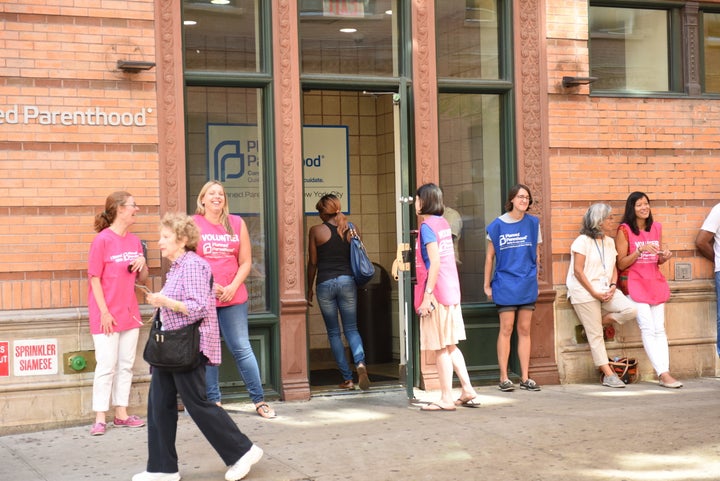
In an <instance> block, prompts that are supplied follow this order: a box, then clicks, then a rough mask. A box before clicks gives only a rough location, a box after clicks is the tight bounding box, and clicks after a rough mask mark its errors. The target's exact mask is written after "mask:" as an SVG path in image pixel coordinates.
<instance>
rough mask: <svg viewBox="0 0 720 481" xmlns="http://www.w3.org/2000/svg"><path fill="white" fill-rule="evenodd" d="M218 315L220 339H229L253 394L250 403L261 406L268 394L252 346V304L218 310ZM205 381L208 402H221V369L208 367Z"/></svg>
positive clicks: (243, 377)
mask: <svg viewBox="0 0 720 481" xmlns="http://www.w3.org/2000/svg"><path fill="white" fill-rule="evenodd" d="M217 314H218V323H219V324H220V335H221V336H222V337H223V339H225V344H226V345H227V347H228V349H229V350H230V352H231V353H232V355H233V357H234V358H235V364H237V368H238V371H239V372H240V376H241V377H242V379H243V382H244V383H245V387H246V388H247V390H248V394H250V399H251V400H252V402H253V403H256V404H257V403H259V402H260V401H262V400H263V399H264V398H265V394H264V393H263V387H262V381H261V380H260V368H259V367H258V363H257V359H256V358H255V353H254V352H253V350H252V346H251V345H250V334H249V333H248V303H247V302H245V303H243V304H234V305H232V306H225V307H218V308H217ZM205 377H206V383H207V397H208V400H209V401H212V402H220V379H219V378H220V369H219V368H218V366H207V367H206V368H205Z"/></svg>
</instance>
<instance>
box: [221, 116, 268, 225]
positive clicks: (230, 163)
mask: <svg viewBox="0 0 720 481" xmlns="http://www.w3.org/2000/svg"><path fill="white" fill-rule="evenodd" d="M258 137H259V131H258V127H257V125H242V124H208V136H207V139H208V146H207V147H208V148H207V155H208V159H207V163H208V165H207V172H208V180H211V179H212V180H218V181H220V182H222V183H223V186H224V187H225V193H226V194H227V196H228V207H229V209H230V212H232V213H236V214H251V215H252V214H258V213H259V212H260V208H261V197H260V183H261V178H262V175H261V174H262V165H261V164H262V162H261V159H262V157H261V151H260V142H259V140H258Z"/></svg>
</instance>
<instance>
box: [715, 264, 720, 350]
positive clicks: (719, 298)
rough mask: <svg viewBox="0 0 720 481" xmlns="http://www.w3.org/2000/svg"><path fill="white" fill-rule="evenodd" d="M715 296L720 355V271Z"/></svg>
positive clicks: (717, 346) (716, 275) (716, 279)
mask: <svg viewBox="0 0 720 481" xmlns="http://www.w3.org/2000/svg"><path fill="white" fill-rule="evenodd" d="M715 296H716V298H717V317H716V322H717V344H716V346H715V347H716V348H717V353H718V356H720V271H717V272H716V273H715Z"/></svg>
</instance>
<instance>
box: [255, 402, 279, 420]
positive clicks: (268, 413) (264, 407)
mask: <svg viewBox="0 0 720 481" xmlns="http://www.w3.org/2000/svg"><path fill="white" fill-rule="evenodd" d="M255 411H257V413H258V415H260V417H263V418H265V419H272V418H274V417H275V416H276V414H275V411H273V410H272V409H271V408H270V406H268V404H267V403H261V404H258V405H257V406H255Z"/></svg>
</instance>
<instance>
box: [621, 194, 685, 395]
mask: <svg viewBox="0 0 720 481" xmlns="http://www.w3.org/2000/svg"><path fill="white" fill-rule="evenodd" d="M615 247H616V249H617V253H618V257H617V266H618V270H619V271H620V274H619V277H618V285H619V286H620V288H621V289H622V290H623V292H624V293H625V294H626V295H627V296H628V298H629V299H630V300H631V301H633V302H634V303H635V306H636V307H637V322H638V326H640V333H641V334H642V341H643V346H644V347H645V352H646V353H647V356H648V358H649V359H650V363H651V364H652V366H653V369H655V372H656V373H657V375H658V379H659V382H660V385H661V386H663V387H667V388H675V389H677V388H680V387H682V383H681V382H680V381H678V380H677V379H675V378H674V377H672V375H670V354H669V349H668V340H667V334H666V333H665V302H666V301H667V300H668V299H669V298H670V288H669V286H668V283H667V280H665V277H664V276H663V275H662V272H660V267H659V266H660V265H661V264H664V263H665V262H667V260H668V259H670V257H671V256H672V252H670V250H668V249H664V248H663V247H662V226H661V225H660V223H659V222H654V221H653V216H652V212H651V210H650V199H649V198H648V196H647V194H645V193H643V192H633V193H632V194H630V195H629V196H628V198H627V201H626V202H625V213H624V215H623V218H622V221H621V223H620V227H618V233H617V235H616V236H615Z"/></svg>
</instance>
